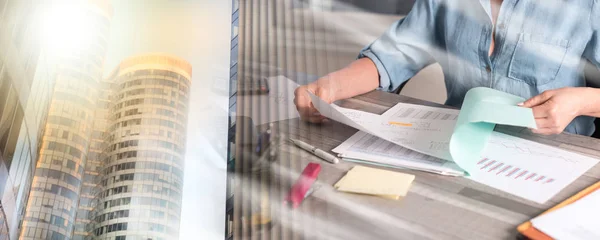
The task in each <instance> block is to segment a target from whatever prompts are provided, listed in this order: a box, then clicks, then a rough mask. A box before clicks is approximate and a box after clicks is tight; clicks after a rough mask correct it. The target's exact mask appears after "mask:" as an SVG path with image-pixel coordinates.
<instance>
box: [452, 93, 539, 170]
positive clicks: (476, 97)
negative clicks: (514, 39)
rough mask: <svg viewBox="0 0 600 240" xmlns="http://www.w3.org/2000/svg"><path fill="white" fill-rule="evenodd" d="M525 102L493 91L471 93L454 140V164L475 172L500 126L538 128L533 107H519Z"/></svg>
mask: <svg viewBox="0 0 600 240" xmlns="http://www.w3.org/2000/svg"><path fill="white" fill-rule="evenodd" d="M523 101H525V99H523V98H521V97H518V96H515V95H511V94H508V93H505V92H501V91H498V90H494V89H491V88H485V87H478V88H473V89H471V90H469V91H468V92H467V95H466V96H465V100H464V102H463V105H462V108H461V110H460V114H459V115H458V120H457V122H456V126H455V127H454V133H453V134H452V137H451V139H450V154H451V155H452V159H453V160H454V162H455V163H456V164H458V166H460V167H461V168H462V169H464V170H465V171H467V172H471V171H473V170H474V169H473V168H474V167H476V165H477V164H476V161H478V160H479V158H480V154H481V151H483V149H484V148H485V145H486V143H487V141H488V138H489V136H490V135H491V134H492V131H493V130H494V127H495V126H496V124H503V125H512V126H521V127H528V128H537V127H536V123H535V118H534V117H533V111H532V110H531V108H524V107H519V106H517V104H518V103H521V102H523Z"/></svg>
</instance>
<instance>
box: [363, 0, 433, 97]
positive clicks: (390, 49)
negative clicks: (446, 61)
mask: <svg viewBox="0 0 600 240" xmlns="http://www.w3.org/2000/svg"><path fill="white" fill-rule="evenodd" d="M436 1H438V0H417V1H416V2H415V5H414V6H413V8H412V10H411V11H410V12H409V13H408V15H407V16H406V17H405V18H403V19H401V20H399V21H397V22H395V23H394V24H393V25H392V26H391V27H390V28H389V29H388V30H387V31H386V32H385V33H384V34H383V35H382V36H380V37H379V38H378V39H377V40H375V41H374V42H372V43H371V44H369V45H368V46H366V47H365V48H364V49H362V51H361V52H360V54H359V56H358V58H363V57H368V58H370V59H371V60H372V61H373V62H374V63H375V65H376V66H377V71H378V72H379V88H378V89H379V90H385V91H388V92H391V91H394V90H396V89H397V88H398V87H399V86H400V85H401V84H402V83H404V82H405V81H407V80H408V79H409V78H411V77H413V76H414V75H415V74H417V72H419V71H420V70H421V69H423V68H424V67H426V66H427V65H430V64H432V63H434V62H435V61H434V59H433V57H432V55H431V50H432V49H433V47H435V46H436V45H437V44H436V39H435V29H436V28H435V26H434V24H435V22H434V19H435V15H436V11H437V6H436V5H438V4H437V3H436Z"/></svg>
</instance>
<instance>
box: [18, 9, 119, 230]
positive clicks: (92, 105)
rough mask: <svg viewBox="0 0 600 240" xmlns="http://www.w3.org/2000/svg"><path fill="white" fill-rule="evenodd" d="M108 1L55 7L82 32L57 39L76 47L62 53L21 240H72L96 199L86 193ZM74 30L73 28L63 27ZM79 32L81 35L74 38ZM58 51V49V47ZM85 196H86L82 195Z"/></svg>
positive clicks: (105, 41)
mask: <svg viewBox="0 0 600 240" xmlns="http://www.w3.org/2000/svg"><path fill="white" fill-rule="evenodd" d="M107 3H108V0H106V1H92V0H89V1H88V0H84V1H68V2H61V3H60V5H57V6H53V7H56V8H57V9H54V8H52V7H50V8H51V9H52V10H56V11H59V12H55V15H53V16H52V17H54V18H60V17H61V16H57V14H65V15H67V16H71V15H73V16H74V17H77V19H73V20H70V21H80V23H77V24H73V26H77V27H80V28H73V29H70V28H67V29H65V30H66V31H59V32H57V34H65V38H64V39H58V40H57V41H67V42H68V41H71V40H73V39H70V38H76V40H77V42H72V44H74V45H75V46H63V47H64V49H63V48H62V47H61V48H59V49H55V50H60V53H59V56H58V57H59V60H58V62H59V69H58V75H57V79H56V84H55V87H54V92H53V96H52V101H51V103H50V109H49V113H48V119H47V121H46V125H45V127H44V128H45V131H44V135H43V139H42V143H41V147H40V150H39V157H38V161H37V165H36V169H35V176H34V178H33V184H32V189H31V192H30V193H29V202H28V204H27V211H26V214H25V219H24V222H23V227H22V231H21V235H20V236H21V237H20V239H72V238H73V236H74V233H77V234H80V233H81V232H82V231H83V229H81V228H77V229H75V226H76V224H75V222H76V215H77V214H78V213H81V214H80V215H86V214H87V213H86V208H83V209H81V211H78V210H79V197H80V196H84V197H89V196H91V195H92V193H91V192H90V190H89V188H86V187H83V188H82V185H84V184H82V182H83V181H84V172H85V169H86V163H87V158H88V149H89V147H90V141H91V137H92V133H93V122H94V119H95V111H96V108H97V107H96V105H97V100H98V88H99V83H100V80H101V79H102V72H103V71H102V70H103V64H104V58H105V55H106V49H107V42H108V34H109V27H110V6H109V5H108V4H107ZM57 24H65V25H66V26H57V28H56V29H57V30H58V29H61V27H72V26H71V24H69V23H68V22H57ZM69 30H71V31H77V32H68V31H69ZM52 47H54V48H58V47H57V46H52ZM82 190H83V191H82ZM84 199H85V198H84Z"/></svg>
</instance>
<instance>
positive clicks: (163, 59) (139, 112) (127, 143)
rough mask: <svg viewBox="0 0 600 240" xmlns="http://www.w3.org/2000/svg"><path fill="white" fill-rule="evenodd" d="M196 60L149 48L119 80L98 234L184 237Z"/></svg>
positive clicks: (121, 69)
mask: <svg viewBox="0 0 600 240" xmlns="http://www.w3.org/2000/svg"><path fill="white" fill-rule="evenodd" d="M191 74H192V70H191V65H190V64H189V63H188V62H186V61H185V60H183V59H180V58H177V57H174V56H169V55H164V54H147V55H141V56H135V57H131V58H129V59H126V60H125V61H123V62H122V63H121V64H120V65H119V66H118V68H117V69H115V70H114V71H113V74H112V76H111V77H110V78H109V79H108V80H106V81H108V82H110V83H111V84H112V91H111V96H110V106H109V110H108V124H107V126H108V129H107V130H106V138H105V140H104V142H106V143H107V147H106V148H105V150H104V152H103V154H102V155H103V159H102V164H103V170H102V172H101V174H100V176H101V177H100V182H99V188H100V190H101V191H100V192H99V193H98V194H97V201H96V204H97V205H96V207H95V218H94V221H93V222H94V232H93V233H94V236H95V237H94V239H111V240H112V239H118V240H121V239H128V240H131V239H143V240H148V239H153V240H159V239H178V237H179V221H180V217H181V201H182V198H181V197H182V189H183V163H184V156H185V142H186V128H187V127H186V126H187V112H188V103H189V91H190V84H191V82H190V80H191Z"/></svg>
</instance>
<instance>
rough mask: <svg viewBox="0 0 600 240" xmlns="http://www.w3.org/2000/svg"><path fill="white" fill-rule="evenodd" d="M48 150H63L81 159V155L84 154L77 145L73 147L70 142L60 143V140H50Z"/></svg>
mask: <svg viewBox="0 0 600 240" xmlns="http://www.w3.org/2000/svg"><path fill="white" fill-rule="evenodd" d="M47 149H48V150H51V151H57V152H62V153H66V152H68V153H69V155H71V156H73V157H74V158H79V159H81V155H82V154H83V153H82V152H81V150H79V149H77V148H76V147H72V146H70V145H68V144H64V143H58V142H53V141H51V142H48V148H47Z"/></svg>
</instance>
